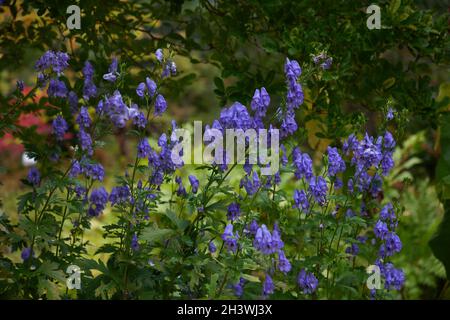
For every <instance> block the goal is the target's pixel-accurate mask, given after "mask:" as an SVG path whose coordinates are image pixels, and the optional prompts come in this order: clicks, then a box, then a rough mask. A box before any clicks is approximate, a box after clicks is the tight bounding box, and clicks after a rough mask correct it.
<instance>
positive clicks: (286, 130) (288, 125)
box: [280, 110, 298, 139]
mask: <svg viewBox="0 0 450 320" xmlns="http://www.w3.org/2000/svg"><path fill="white" fill-rule="evenodd" d="M297 129H298V125H297V122H296V121H295V113H294V112H291V111H289V110H288V112H287V113H286V115H285V117H284V118H283V120H282V121H281V127H280V138H282V139H283V138H286V137H288V136H290V135H291V134H293V133H294V132H295V131H297Z"/></svg>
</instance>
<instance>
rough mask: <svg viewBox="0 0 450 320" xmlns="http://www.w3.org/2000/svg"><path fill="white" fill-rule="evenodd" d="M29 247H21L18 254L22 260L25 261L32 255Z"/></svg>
mask: <svg viewBox="0 0 450 320" xmlns="http://www.w3.org/2000/svg"><path fill="white" fill-rule="evenodd" d="M32 253H33V252H32V250H31V248H23V250H22V253H21V254H20V256H21V258H22V260H23V261H27V260H28V259H30V257H31V256H32Z"/></svg>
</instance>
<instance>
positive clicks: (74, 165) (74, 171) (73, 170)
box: [69, 160, 83, 178]
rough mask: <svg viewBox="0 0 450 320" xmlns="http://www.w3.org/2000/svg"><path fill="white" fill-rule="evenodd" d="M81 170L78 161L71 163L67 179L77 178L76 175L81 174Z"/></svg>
mask: <svg viewBox="0 0 450 320" xmlns="http://www.w3.org/2000/svg"><path fill="white" fill-rule="evenodd" d="M82 170H83V169H82V167H81V164H80V162H79V161H78V160H74V161H73V162H72V166H71V168H70V171H69V177H71V178H75V177H77V176H78V175H80V174H81V172H82Z"/></svg>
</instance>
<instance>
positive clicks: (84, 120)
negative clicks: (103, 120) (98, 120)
mask: <svg viewBox="0 0 450 320" xmlns="http://www.w3.org/2000/svg"><path fill="white" fill-rule="evenodd" d="M77 123H78V125H79V126H80V127H83V128H89V127H90V126H91V123H92V120H91V117H90V116H89V112H88V109H87V108H86V107H81V109H80V113H79V114H78V117H77Z"/></svg>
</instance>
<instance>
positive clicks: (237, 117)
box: [219, 102, 253, 130]
mask: <svg viewBox="0 0 450 320" xmlns="http://www.w3.org/2000/svg"><path fill="white" fill-rule="evenodd" d="M219 123H220V126H221V127H222V128H223V129H242V130H247V129H250V128H252V127H253V119H252V118H251V117H250V115H249V114H248V111H247V108H246V107H245V106H243V105H242V104H240V103H239V102H235V103H233V104H232V105H231V106H230V107H229V108H223V109H222V112H221V113H220V118H219Z"/></svg>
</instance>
